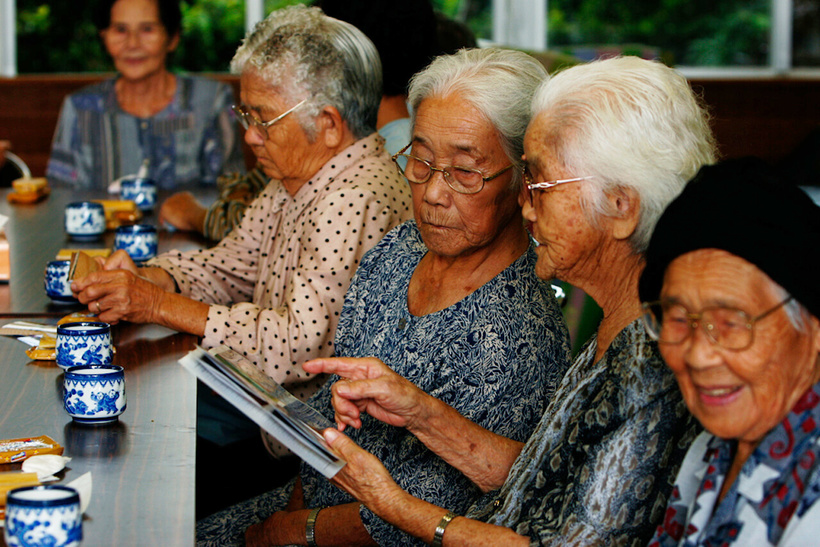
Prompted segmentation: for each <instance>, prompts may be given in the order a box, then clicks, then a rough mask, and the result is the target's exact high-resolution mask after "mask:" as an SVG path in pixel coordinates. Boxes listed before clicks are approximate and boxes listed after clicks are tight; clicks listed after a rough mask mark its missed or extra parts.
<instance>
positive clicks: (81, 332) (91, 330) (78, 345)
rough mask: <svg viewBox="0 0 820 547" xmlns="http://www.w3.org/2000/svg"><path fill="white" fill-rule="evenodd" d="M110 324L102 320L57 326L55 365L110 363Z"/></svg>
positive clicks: (61, 366)
mask: <svg viewBox="0 0 820 547" xmlns="http://www.w3.org/2000/svg"><path fill="white" fill-rule="evenodd" d="M113 353H114V351H113V348H112V347H111V325H109V324H108V323H103V322H102V321H78V322H75V323H64V324H62V325H59V326H58V327H57V365H58V366H59V367H60V368H63V369H68V368H70V367H76V366H78V365H110V364H111V361H112V357H113Z"/></svg>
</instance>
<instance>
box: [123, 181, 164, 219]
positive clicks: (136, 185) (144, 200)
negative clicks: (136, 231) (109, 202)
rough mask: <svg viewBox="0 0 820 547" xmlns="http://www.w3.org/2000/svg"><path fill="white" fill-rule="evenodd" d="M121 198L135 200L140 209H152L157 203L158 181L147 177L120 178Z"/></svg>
mask: <svg viewBox="0 0 820 547" xmlns="http://www.w3.org/2000/svg"><path fill="white" fill-rule="evenodd" d="M120 198H121V199H129V200H131V201H133V202H134V203H136V204H137V208H139V210H140V211H150V210H152V209H153V208H154V206H155V205H156V204H157V183H156V182H154V181H153V180H152V179H147V178H140V177H125V178H123V179H122V180H120Z"/></svg>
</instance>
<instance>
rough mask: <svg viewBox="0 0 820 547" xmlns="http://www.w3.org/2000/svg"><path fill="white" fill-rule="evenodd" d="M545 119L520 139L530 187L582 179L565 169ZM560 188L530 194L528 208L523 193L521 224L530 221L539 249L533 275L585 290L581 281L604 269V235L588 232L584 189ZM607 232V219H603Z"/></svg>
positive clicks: (573, 184)
mask: <svg viewBox="0 0 820 547" xmlns="http://www.w3.org/2000/svg"><path fill="white" fill-rule="evenodd" d="M547 121H548V118H547V117H546V116H545V115H544V114H539V115H538V116H536V118H534V119H533V121H532V122H530V126H529V127H528V128H527V134H526V136H525V138H524V159H525V160H526V162H527V167H528V169H529V171H530V174H531V175H532V178H533V181H534V182H543V181H552V180H559V179H569V178H575V177H581V176H586V175H587V173H571V172H569V171H567V169H566V168H564V167H563V166H562V165H561V163H560V162H559V161H558V158H557V157H556V155H555V150H554V147H553V146H552V145H551V139H552V138H553V137H552V136H551V135H550V134H549V133H548V131H547V130H546V127H547V123H546V122H547ZM587 183H588V181H578V182H571V183H568V184H561V185H559V186H555V187H554V188H550V189H548V190H533V192H532V204H530V203H529V200H528V199H526V198H525V197H524V193H522V199H521V202H522V205H523V214H524V218H525V219H526V220H528V221H530V223H531V224H530V230H531V232H532V236H533V237H534V238H535V240H536V241H537V242H538V243H539V246H538V248H537V249H536V252H537V253H538V263H537V264H536V267H535V271H536V273H537V274H538V276H539V277H540V278H542V279H553V278H557V279H561V280H563V281H567V282H569V283H573V284H576V285H578V286H583V284H584V283H583V281H584V280H585V279H588V278H589V276H590V275H592V274H594V273H595V271H596V270H597V269H598V268H599V267H602V264H601V262H600V256H601V252H602V250H603V245H604V242H605V241H606V237H605V235H606V234H605V231H604V230H603V229H599V228H596V227H594V226H592V225H591V224H590V223H589V222H588V220H587V218H586V216H585V215H584V213H583V211H582V209H581V196H582V192H583V186H582V185H584V184H587ZM602 223H603V226H604V227H605V226H606V219H602Z"/></svg>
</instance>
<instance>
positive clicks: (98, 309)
mask: <svg viewBox="0 0 820 547" xmlns="http://www.w3.org/2000/svg"><path fill="white" fill-rule="evenodd" d="M95 304H97V315H99V314H101V313H102V308H100V301H99V300H97V301H96V302H95Z"/></svg>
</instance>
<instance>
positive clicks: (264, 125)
mask: <svg viewBox="0 0 820 547" xmlns="http://www.w3.org/2000/svg"><path fill="white" fill-rule="evenodd" d="M306 102H307V99H302V100H301V101H299V102H298V103H297V104H296V105H295V106H293V107H291V108H289V109H288V110H286V111H285V112H283V113H282V114H279V115H278V116H276V117H275V118H274V119H272V120H271V121H269V122H263V121H262V120H260V119H259V118H257V117H256V115H255V114H254V113H253V112H250V111H249V110H248V109H247V108H245V107H244V106H242V105H239V106H237V105H232V106H231V109H232V110H233V111H234V114H236V116H237V117H238V118H239V123H240V124H242V127H244V128H245V129H246V130H248V131H254V132H256V134H257V135H259V136H260V137H261V138H262V140H263V141H264V140H267V138H268V129H270V128H271V126H272V125H273V124H275V123H276V122H278V121H279V120H281V119H282V118H284V117H285V116H287V115H288V114H290V113H291V112H293V111H294V110H296V109H297V108H299V107H300V106H302V105H303V104H305V103H306Z"/></svg>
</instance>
